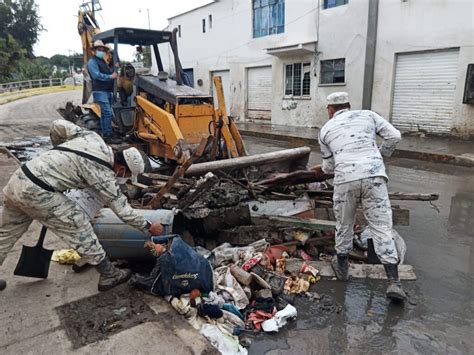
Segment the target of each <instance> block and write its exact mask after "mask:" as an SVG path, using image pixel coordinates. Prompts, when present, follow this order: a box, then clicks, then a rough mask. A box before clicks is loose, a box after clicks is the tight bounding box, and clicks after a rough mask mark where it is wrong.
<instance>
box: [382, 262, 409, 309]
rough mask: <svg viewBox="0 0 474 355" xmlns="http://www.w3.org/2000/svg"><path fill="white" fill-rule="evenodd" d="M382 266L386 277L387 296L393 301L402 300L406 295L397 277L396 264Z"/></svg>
mask: <svg viewBox="0 0 474 355" xmlns="http://www.w3.org/2000/svg"><path fill="white" fill-rule="evenodd" d="M383 267H384V268H385V273H386V274H387V279H388V287H387V292H386V295H387V298H388V299H390V300H392V301H395V302H404V301H405V300H406V299H407V295H406V293H405V291H403V288H402V284H401V283H400V279H399V278H398V265H397V264H384V265H383Z"/></svg>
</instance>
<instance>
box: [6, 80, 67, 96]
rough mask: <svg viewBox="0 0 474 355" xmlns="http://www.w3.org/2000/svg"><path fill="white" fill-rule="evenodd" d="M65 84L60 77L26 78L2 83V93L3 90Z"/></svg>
mask: <svg viewBox="0 0 474 355" xmlns="http://www.w3.org/2000/svg"><path fill="white" fill-rule="evenodd" d="M62 85H64V80H63V79H60V78H55V79H49V78H48V79H35V80H24V81H14V82H11V83H3V84H0V94H1V93H3V92H7V91H9V92H13V91H20V90H26V89H36V88H42V87H47V86H62Z"/></svg>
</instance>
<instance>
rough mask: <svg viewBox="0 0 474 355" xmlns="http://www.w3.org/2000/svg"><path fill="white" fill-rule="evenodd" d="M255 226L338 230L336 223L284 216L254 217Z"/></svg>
mask: <svg viewBox="0 0 474 355" xmlns="http://www.w3.org/2000/svg"><path fill="white" fill-rule="evenodd" d="M252 221H253V222H254V223H255V224H273V225H275V226H284V227H287V228H295V227H296V228H306V229H310V230H313V231H333V230H336V222H334V221H326V220H322V219H314V218H309V219H305V218H298V217H283V216H265V217H252Z"/></svg>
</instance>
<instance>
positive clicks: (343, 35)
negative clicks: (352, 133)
mask: <svg viewBox="0 0 474 355" xmlns="http://www.w3.org/2000/svg"><path fill="white" fill-rule="evenodd" d="M368 4H369V1H368V0H350V1H349V3H348V4H347V5H343V6H337V7H334V8H330V9H323V8H322V7H321V11H320V25H319V41H318V52H319V60H326V59H338V58H345V59H346V67H345V80H346V83H345V84H319V81H320V78H319V74H320V65H319V61H318V63H317V67H316V73H317V75H318V77H317V80H316V81H317V84H316V89H317V90H315V91H316V95H315V98H314V100H315V104H314V105H315V113H316V122H315V123H316V126H317V127H321V126H322V125H324V123H325V122H326V121H327V119H328V117H327V111H326V97H327V96H328V95H329V94H331V93H332V92H335V91H347V92H348V93H349V96H350V100H351V104H352V106H353V107H354V108H360V107H361V106H362V87H363V82H364V63H365V45H366V36H367V12H368Z"/></svg>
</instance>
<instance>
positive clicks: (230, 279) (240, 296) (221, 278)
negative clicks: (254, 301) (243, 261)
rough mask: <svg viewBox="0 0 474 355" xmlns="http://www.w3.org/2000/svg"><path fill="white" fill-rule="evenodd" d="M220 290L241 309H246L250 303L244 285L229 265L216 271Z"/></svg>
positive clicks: (225, 297)
mask: <svg viewBox="0 0 474 355" xmlns="http://www.w3.org/2000/svg"><path fill="white" fill-rule="evenodd" d="M214 272H215V276H216V280H217V285H216V287H217V289H218V290H219V291H218V292H219V293H220V294H222V296H223V297H224V299H226V300H228V301H231V302H233V303H234V304H235V305H236V306H237V307H238V308H239V309H244V308H245V307H247V305H248V304H249V299H248V298H247V296H246V295H245V291H244V290H243V289H242V286H240V284H239V283H238V282H237V280H236V279H235V277H234V276H232V274H231V272H230V269H229V267H227V266H222V267H220V268H218V269H216V270H215V271H214Z"/></svg>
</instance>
